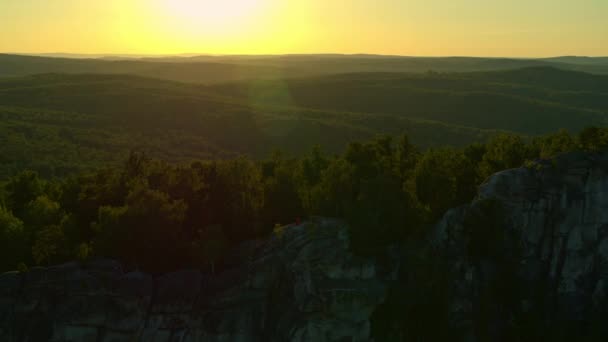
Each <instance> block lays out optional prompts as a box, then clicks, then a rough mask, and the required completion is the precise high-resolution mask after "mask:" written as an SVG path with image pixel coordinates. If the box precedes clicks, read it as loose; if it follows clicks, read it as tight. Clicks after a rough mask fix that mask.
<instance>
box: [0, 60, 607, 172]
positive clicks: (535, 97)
mask: <svg viewBox="0 0 608 342" xmlns="http://www.w3.org/2000/svg"><path fill="white" fill-rule="evenodd" d="M607 90H608V76H599V75H591V74H586V73H581V72H573V71H564V70H559V69H555V68H549V67H533V68H527V69H517V70H511V71H492V72H474V73H424V74H410V73H395V72H393V73H371V72H368V73H350V74H341V75H325V76H314V77H308V78H292V79H281V80H259V79H258V80H255V81H239V82H236V81H233V82H228V83H221V84H214V85H200V84H192V83H181V82H176V81H168V80H161V79H151V78H145V77H141V76H134V75H119V74H43V75H35V76H26V77H15V78H4V79H0V140H1V141H0V156H1V157H0V159H1V160H0V162H1V164H2V165H3V168H2V170H0V177H1V176H6V175H8V174H12V173H14V172H15V171H16V170H20V169H24V168H31V169H35V170H38V171H40V172H42V173H43V174H45V175H51V176H60V175H65V174H69V173H72V172H75V171H78V170H82V169H88V168H92V167H99V166H103V165H110V164H114V163H117V162H119V161H121V160H124V157H125V156H126V155H127V154H128V153H129V151H131V150H143V151H147V153H148V154H150V155H151V156H153V157H157V158H161V159H164V160H167V161H189V160H193V159H206V158H211V157H213V158H228V157H234V156H237V155H249V156H254V157H266V156H268V155H269V154H270V153H271V152H272V151H273V150H275V149H277V148H281V149H283V150H285V151H287V152H290V153H296V154H300V153H303V152H305V151H308V150H309V149H310V148H312V147H313V146H315V145H317V144H319V145H322V146H323V147H324V149H326V150H327V151H329V152H332V153H337V152H341V151H342V150H343V149H344V147H345V146H346V145H347V144H348V143H349V142H351V141H353V140H365V139H369V138H372V137H374V136H376V135H378V134H390V135H399V134H403V133H406V134H408V135H409V136H410V138H411V140H412V141H413V142H414V143H415V144H417V145H419V146H421V147H423V148H427V147H433V146H442V145H456V146H462V145H465V144H468V143H471V142H474V141H483V140H486V139H487V138H488V137H489V136H491V135H493V134H495V133H496V132H497V131H511V132H515V133H519V134H522V135H526V136H529V135H535V134H542V133H548V132H554V131H556V130H558V129H560V128H562V127H567V128H568V129H570V130H571V131H578V130H580V129H582V128H584V127H586V126H590V125H597V126H603V125H606V122H607V116H606V114H607V112H608V103H607V98H608V97H607V96H606V94H607Z"/></svg>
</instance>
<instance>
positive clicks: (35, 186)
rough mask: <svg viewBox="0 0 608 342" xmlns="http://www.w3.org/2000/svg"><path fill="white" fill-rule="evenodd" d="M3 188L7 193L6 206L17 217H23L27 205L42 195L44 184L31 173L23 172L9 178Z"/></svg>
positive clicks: (36, 175) (35, 174)
mask: <svg viewBox="0 0 608 342" xmlns="http://www.w3.org/2000/svg"><path fill="white" fill-rule="evenodd" d="M4 188H5V190H6V192H7V197H6V205H7V207H8V208H9V209H11V210H12V212H13V213H14V214H15V215H16V216H17V217H22V216H23V214H24V210H25V207H26V206H27V204H28V203H30V202H31V201H33V200H35V199H36V198H37V197H39V196H42V195H43V194H44V182H43V181H42V180H41V179H40V178H39V177H38V174H37V173H35V172H32V171H23V172H21V173H19V174H18V175H16V176H14V177H11V178H10V179H9V180H8V182H7V183H6V185H5V186H4Z"/></svg>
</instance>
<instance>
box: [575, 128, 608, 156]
mask: <svg viewBox="0 0 608 342" xmlns="http://www.w3.org/2000/svg"><path fill="white" fill-rule="evenodd" d="M578 140H579V144H580V145H581V148H582V149H584V150H587V151H593V152H597V151H600V150H604V149H606V148H607V147H608V131H607V130H606V129H601V128H598V127H588V128H585V129H584V130H583V131H582V132H580V134H579V136H578Z"/></svg>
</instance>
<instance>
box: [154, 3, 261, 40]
mask: <svg viewBox="0 0 608 342" xmlns="http://www.w3.org/2000/svg"><path fill="white" fill-rule="evenodd" d="M160 1H161V4H162V8H161V10H162V12H163V15H165V16H167V17H172V18H174V19H175V21H176V22H177V23H178V24H179V25H181V26H184V27H185V28H187V29H189V30H196V31H207V32H208V31H220V30H228V29H242V26H243V25H245V24H247V22H248V21H251V20H253V19H254V18H255V17H256V16H257V15H259V12H260V11H261V10H262V8H261V7H262V5H263V1H264V0H160Z"/></svg>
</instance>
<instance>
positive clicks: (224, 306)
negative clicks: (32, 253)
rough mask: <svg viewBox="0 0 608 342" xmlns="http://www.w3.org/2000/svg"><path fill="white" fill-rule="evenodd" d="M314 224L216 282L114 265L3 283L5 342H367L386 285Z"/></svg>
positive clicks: (248, 254)
mask: <svg viewBox="0 0 608 342" xmlns="http://www.w3.org/2000/svg"><path fill="white" fill-rule="evenodd" d="M348 245H349V239H348V234H347V230H346V228H345V226H344V225H343V224H341V223H340V222H338V221H333V220H318V221H316V222H313V223H306V224H304V225H301V226H292V227H288V228H286V229H285V230H284V231H283V232H282V233H281V234H279V235H275V236H273V237H272V238H270V239H268V240H265V241H255V242H250V243H247V244H244V245H242V246H240V247H239V248H237V249H235V250H234V251H233V252H232V253H230V255H229V257H228V258H227V259H226V265H225V267H224V269H225V271H223V272H222V273H221V274H218V275H216V276H212V275H204V274H201V273H200V272H199V271H196V270H191V271H180V272H175V273H171V274H167V275H164V276H160V277H156V278H154V277H152V276H150V275H147V274H144V273H141V272H129V273H125V272H123V271H122V267H121V265H120V264H119V263H117V262H114V261H108V260H105V261H104V260H97V261H91V262H88V263H86V264H78V263H70V264H65V265H61V266H57V267H50V268H34V269H31V270H30V271H29V272H27V273H5V274H3V275H1V276H0V340H2V341H7V342H11V341H15V342H17V341H19V342H21V341H28V342H30V341H32V342H33V341H56V342H68V341H92V342H100V341H103V342H114V341H116V342H118V341H146V342H147V341H368V340H369V338H370V337H369V335H370V323H369V317H370V316H371V313H372V312H373V310H374V309H375V307H376V306H377V305H378V304H379V303H380V302H382V301H383V299H384V296H385V285H384V282H383V281H381V280H380V279H379V277H378V275H377V273H376V268H375V265H374V263H373V262H371V261H370V260H366V259H361V258H358V257H355V256H353V255H352V254H351V253H350V252H349V250H348Z"/></svg>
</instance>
